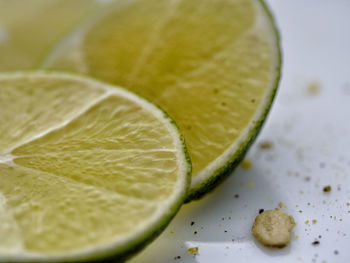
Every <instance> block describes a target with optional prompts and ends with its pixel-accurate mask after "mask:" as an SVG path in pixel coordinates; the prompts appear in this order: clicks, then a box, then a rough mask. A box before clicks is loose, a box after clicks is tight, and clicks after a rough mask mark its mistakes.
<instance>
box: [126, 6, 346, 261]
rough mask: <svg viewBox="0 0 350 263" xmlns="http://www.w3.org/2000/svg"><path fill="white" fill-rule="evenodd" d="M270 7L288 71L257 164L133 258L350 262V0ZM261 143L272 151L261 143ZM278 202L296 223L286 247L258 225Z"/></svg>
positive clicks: (253, 155) (192, 207)
mask: <svg viewBox="0 0 350 263" xmlns="http://www.w3.org/2000/svg"><path fill="white" fill-rule="evenodd" d="M269 4H270V6H271V9H272V11H273V12H274V14H275V16H276V20H277V23H278V25H279V28H280V31H281V35H282V45H283V51H284V64H283V77H282V82H281V85H280V89H279V93H278V96H277V98H276V101H275V103H274V105H273V109H272V112H271V114H270V116H269V119H268V121H267V123H266V125H265V127H264V129H263V131H262V133H261V134H260V135H259V138H258V140H257V141H256V143H255V144H254V145H253V147H252V148H251V150H250V151H249V153H248V156H247V158H248V159H249V160H251V162H252V164H253V165H252V168H251V169H250V170H244V169H242V168H238V169H237V170H236V171H235V172H234V174H233V175H232V176H231V177H230V178H229V179H228V180H227V181H226V182H225V183H224V184H222V185H221V186H220V187H219V188H218V189H217V190H216V191H215V192H214V193H212V194H210V195H208V196H207V197H205V198H204V199H202V200H200V201H198V202H193V203H191V204H189V205H185V206H184V207H183V208H182V209H181V211H180V213H179V214H178V215H177V216H176V218H175V219H174V220H173V222H172V223H171V224H170V225H169V227H168V228H167V229H166V230H165V232H164V233H163V234H162V235H161V237H160V238H158V239H157V240H156V241H155V242H153V243H152V244H151V245H150V246H149V247H148V248H146V249H145V250H144V251H143V252H142V253H141V254H139V255H138V256H136V257H135V258H134V259H133V260H131V262H132V263H147V262H152V263H174V262H186V263H194V262H197V263H213V262H214V263H226V262H227V263H228V262H230V263H231V262H269V263H273V262H320V263H321V262H327V263H330V262H344V263H345V262H350V205H348V204H347V203H350V1H349V0H336V1H335V0H308V1H305V0H270V1H269ZM310 85H311V86H314V87H315V86H319V88H320V90H319V91H318V92H317V91H315V90H314V92H310ZM311 89H312V88H311ZM261 141H269V142H272V144H273V148H272V149H269V150H262V149H260V147H259V142H261ZM327 185H330V186H331V187H332V190H331V192H330V193H324V192H323V187H324V186H327ZM237 194H238V195H239V198H235V195H237ZM279 202H283V204H284V205H285V206H286V207H285V208H282V210H283V211H286V212H288V213H290V214H292V215H293V216H294V218H295V221H296V223H297V226H296V227H295V229H294V230H293V238H292V242H291V244H290V245H289V246H288V247H286V248H284V249H267V248H264V247H262V246H261V245H260V244H258V243H257V242H256V241H255V240H254V238H253V236H252V234H251V230H250V229H251V226H252V223H253V221H254V219H255V216H256V215H257V214H258V210H259V209H260V208H263V209H273V208H275V207H278V203H279ZM314 219H315V220H317V222H316V223H315V224H314V223H312V220H314ZM307 220H308V221H309V223H308V224H306V223H305V222H306V221H307ZM191 222H194V224H193V225H192V226H191ZM226 231H227V232H226ZM195 233H197V234H195ZM315 240H318V241H319V242H320V243H319V245H312V242H313V241H315ZM191 247H198V249H199V251H198V254H197V255H196V256H193V255H191V254H189V253H188V252H187V249H188V248H191ZM178 257H181V258H178Z"/></svg>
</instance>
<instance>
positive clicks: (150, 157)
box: [0, 72, 191, 262]
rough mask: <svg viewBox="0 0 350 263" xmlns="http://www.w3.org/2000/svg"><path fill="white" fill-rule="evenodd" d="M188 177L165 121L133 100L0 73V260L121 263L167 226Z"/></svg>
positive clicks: (57, 77)
mask: <svg viewBox="0 0 350 263" xmlns="http://www.w3.org/2000/svg"><path fill="white" fill-rule="evenodd" d="M190 174H191V171H190V163H189V160H188V158H187V155H186V150H185V146H184V142H183V139H182V137H181V135H180V134H179V133H178V129H177V127H176V126H175V124H174V122H173V121H172V120H171V119H170V118H169V117H168V116H167V115H166V114H165V113H164V112H163V111H161V110H160V109H159V108H157V107H156V106H154V105H153V104H151V103H150V102H148V101H146V100H144V99H142V98H141V97H139V96H137V95H135V94H133V93H130V92H128V91H126V90H124V89H121V88H118V87H114V86H110V85H107V84H104V83H101V82H98V81H95V80H92V79H88V78H83V77H79V76H73V75H68V74H59V73H43V72H36V73H10V74H1V75H0V236H2V237H6V238H1V240H0V262H28V261H29V262H37V261H40V262H77V261H79V262H81V261H91V260H100V259H103V260H107V259H116V260H119V261H122V260H124V259H125V258H127V257H128V256H130V255H131V254H132V253H134V252H135V251H137V250H139V249H141V248H142V247H143V246H145V245H146V244H147V243H148V242H150V241H151V240H152V239H153V238H155V237H156V236H157V235H158V234H159V233H160V232H161V230H162V229H163V228H164V227H165V226H166V225H167V224H168V223H169V221H170V220H171V218H172V217H173V216H174V215H175V213H176V212H177V211H178V209H179V207H180V206H181V204H182V203H183V201H184V199H185V197H186V192H187V189H188V187H189V185H190V183H189V179H190ZM119 261H118V262H119Z"/></svg>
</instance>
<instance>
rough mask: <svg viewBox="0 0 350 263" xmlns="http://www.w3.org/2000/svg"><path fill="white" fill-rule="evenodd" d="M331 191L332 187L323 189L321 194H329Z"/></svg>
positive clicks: (328, 186)
mask: <svg viewBox="0 0 350 263" xmlns="http://www.w3.org/2000/svg"><path fill="white" fill-rule="evenodd" d="M331 190H332V187H331V186H330V185H327V186H325V187H323V192H325V193H329V192H330V191H331Z"/></svg>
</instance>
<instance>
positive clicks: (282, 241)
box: [252, 209, 295, 248]
mask: <svg viewBox="0 0 350 263" xmlns="http://www.w3.org/2000/svg"><path fill="white" fill-rule="evenodd" d="M294 227H295V221H294V218H293V217H292V216H290V215H288V214H287V213H284V212H281V211H279V210H276V209H275V210H267V211H264V212H263V213H261V214H259V215H258V216H257V217H256V218H255V221H254V224H253V227H252V233H253V235H254V236H255V238H256V239H257V240H258V241H259V242H261V243H262V244H263V245H265V246H270V247H279V248H281V247H284V246H286V245H287V244H288V243H289V242H290V236H291V231H292V229H293V228H294Z"/></svg>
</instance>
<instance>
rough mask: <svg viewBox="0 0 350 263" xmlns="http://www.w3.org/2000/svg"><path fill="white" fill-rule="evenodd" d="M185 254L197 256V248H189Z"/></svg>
mask: <svg viewBox="0 0 350 263" xmlns="http://www.w3.org/2000/svg"><path fill="white" fill-rule="evenodd" d="M187 252H188V253H190V254H192V255H197V254H198V247H190V248H189V249H187Z"/></svg>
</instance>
